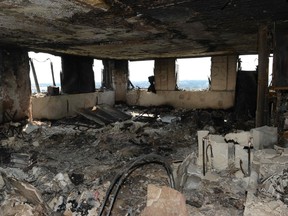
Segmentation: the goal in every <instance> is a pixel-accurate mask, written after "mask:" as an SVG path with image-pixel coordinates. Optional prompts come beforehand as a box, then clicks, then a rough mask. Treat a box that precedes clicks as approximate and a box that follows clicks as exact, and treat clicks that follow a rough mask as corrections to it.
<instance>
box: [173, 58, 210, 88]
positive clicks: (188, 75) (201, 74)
mask: <svg viewBox="0 0 288 216" xmlns="http://www.w3.org/2000/svg"><path fill="white" fill-rule="evenodd" d="M176 72H177V86H178V89H179V90H188V91H195V90H204V89H208V88H209V80H210V79H211V78H210V76H211V57H201V58H183V59H177V61H176Z"/></svg>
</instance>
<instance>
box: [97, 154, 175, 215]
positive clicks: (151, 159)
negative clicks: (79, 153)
mask: <svg viewBox="0 0 288 216" xmlns="http://www.w3.org/2000/svg"><path fill="white" fill-rule="evenodd" d="M150 163H156V164H160V165H163V166H164V168H165V170H166V172H167V175H168V177H169V183H170V187H171V188H173V189H175V181H174V177H173V173H172V168H171V167H170V165H169V164H168V163H167V162H166V160H165V158H163V157H161V156H160V155H156V154H149V155H144V156H140V157H138V158H137V159H136V160H135V161H133V162H131V163H129V164H128V165H127V166H126V167H125V168H124V169H123V170H122V171H120V172H119V173H118V174H117V175H116V176H115V178H114V180H113V182H112V183H111V185H110V186H109V188H108V190H107V193H106V196H105V198H104V201H103V203H102V206H101V209H100V212H99V214H98V216H102V215H103V212H104V208H105V206H106V203H107V201H108V199H109V197H110V195H111V193H112V191H113V188H114V186H115V185H116V184H117V183H118V184H117V187H116V189H115V192H114V196H113V198H112V200H111V202H110V206H109V210H108V213H107V216H110V214H111V211H112V208H113V205H114V202H115V200H116V197H117V194H118V192H119V190H120V187H121V185H122V184H123V182H124V181H125V179H126V178H127V177H128V176H129V175H130V174H131V173H132V172H133V171H134V170H136V169H137V168H139V167H141V166H143V165H146V164H150Z"/></svg>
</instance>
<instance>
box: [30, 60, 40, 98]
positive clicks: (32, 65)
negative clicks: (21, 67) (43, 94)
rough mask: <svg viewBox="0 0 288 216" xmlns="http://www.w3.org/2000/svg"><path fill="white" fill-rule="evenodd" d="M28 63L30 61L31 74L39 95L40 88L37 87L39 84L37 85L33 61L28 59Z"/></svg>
mask: <svg viewBox="0 0 288 216" xmlns="http://www.w3.org/2000/svg"><path fill="white" fill-rule="evenodd" d="M29 61H30V64H31V67H32V73H33V77H34V82H35V86H36V90H37V93H40V87H39V83H38V79H37V74H36V70H35V67H34V63H33V60H32V59H31V58H29Z"/></svg>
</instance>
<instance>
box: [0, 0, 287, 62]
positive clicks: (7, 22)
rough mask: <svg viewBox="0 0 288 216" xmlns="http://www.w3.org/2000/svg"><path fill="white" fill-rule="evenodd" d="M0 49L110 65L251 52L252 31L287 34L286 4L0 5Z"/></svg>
mask: <svg viewBox="0 0 288 216" xmlns="http://www.w3.org/2000/svg"><path fill="white" fill-rule="evenodd" d="M0 8H1V9H0V44H1V45H2V46H20V47H25V48H28V49H31V50H38V51H45V52H51V53H58V54H61V53H66V54H76V55H85V56H92V57H95V58H114V59H147V58H148V59H149V58H159V57H188V56H203V55H215V54H229V53H256V52H257V32H258V28H259V25H261V24H268V25H271V26H272V27H273V24H274V23H275V22H276V23H277V24H281V25H283V26H284V27H285V25H287V27H288V23H287V21H288V16H287V11H288V2H287V1H286V0H277V1H269V0H263V1H257V0H241V1H238V0H213V1H212V0H209V1H203V0H182V1H176V0H168V1H167V0H165V1H162V0H158V1H154V0H153V1H152V0H145V1H144V0H117V1H112V0H60V1H54V0H17V1H12V0H0Z"/></svg>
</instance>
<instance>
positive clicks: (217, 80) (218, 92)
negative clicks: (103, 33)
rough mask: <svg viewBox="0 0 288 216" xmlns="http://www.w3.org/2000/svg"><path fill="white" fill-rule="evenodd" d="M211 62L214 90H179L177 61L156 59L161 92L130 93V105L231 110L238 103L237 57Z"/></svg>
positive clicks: (214, 59)
mask: <svg viewBox="0 0 288 216" xmlns="http://www.w3.org/2000/svg"><path fill="white" fill-rule="evenodd" d="M211 61H212V66H211V90H210V91H175V84H176V77H175V61H174V59H161V60H157V61H156V60H155V82H156V90H157V93H156V94H154V93H151V92H147V91H145V90H134V91H129V92H128V93H127V103H128V104H129V105H140V106H159V105H171V106H173V107H178V108H188V109H193V108H195V109H228V108H231V107H233V106H234V100H235V87H236V75H237V74H236V66H237V56H236V55H231V56H215V57H212V59H211ZM173 62H174V63H173Z"/></svg>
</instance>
